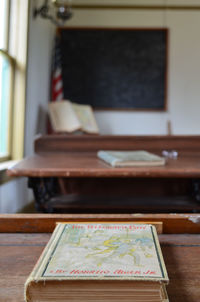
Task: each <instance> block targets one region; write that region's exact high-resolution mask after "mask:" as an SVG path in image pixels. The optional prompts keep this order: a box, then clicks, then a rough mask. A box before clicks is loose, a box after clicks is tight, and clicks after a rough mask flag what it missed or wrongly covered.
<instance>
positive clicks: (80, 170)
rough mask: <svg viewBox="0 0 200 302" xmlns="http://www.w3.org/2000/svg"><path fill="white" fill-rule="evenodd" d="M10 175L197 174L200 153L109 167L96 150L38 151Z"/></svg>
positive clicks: (199, 164)
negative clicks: (158, 164) (163, 161)
mask: <svg viewBox="0 0 200 302" xmlns="http://www.w3.org/2000/svg"><path fill="white" fill-rule="evenodd" d="M8 174H9V175H10V176H27V177H147V178H149V177H161V178H162V177H163V178H165V177H175V178H176V177H180V178H195V177H197V178H199V177H200V152H195V151H188V152H182V153H180V154H179V157H178V158H177V159H168V160H167V163H166V165H165V166H161V167H125V168H124V167H123V168H113V167H111V166H109V165H108V164H106V163H104V162H103V161H102V160H100V159H98V158H97V155H96V152H65V153H63V152H60V153H53V152H52V153H50V152H49V153H40V154H36V155H34V156H32V157H29V158H26V159H24V160H23V161H21V162H20V163H18V164H17V165H15V166H14V167H12V168H10V169H9V170H8Z"/></svg>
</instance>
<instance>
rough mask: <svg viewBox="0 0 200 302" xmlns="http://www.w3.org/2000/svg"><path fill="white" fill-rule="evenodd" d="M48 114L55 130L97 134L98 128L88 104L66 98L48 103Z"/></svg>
mask: <svg viewBox="0 0 200 302" xmlns="http://www.w3.org/2000/svg"><path fill="white" fill-rule="evenodd" d="M49 115H50V121H51V125H52V128H53V130H54V131H55V132H74V131H77V130H81V131H83V132H86V133H91V134H98V133H99V129H98V126H97V123H96V120H95V117H94V114H93V111H92V107H91V106H89V105H79V104H76V103H72V102H70V101H68V100H63V101H57V102H51V103H49Z"/></svg>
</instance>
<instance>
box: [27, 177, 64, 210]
mask: <svg viewBox="0 0 200 302" xmlns="http://www.w3.org/2000/svg"><path fill="white" fill-rule="evenodd" d="M28 187H29V188H31V189H33V194H34V197H35V207H36V209H37V211H39V212H43V213H47V212H48V213H50V208H49V207H48V203H49V201H50V199H51V198H52V197H54V196H56V195H57V190H58V189H57V188H58V187H57V179H56V178H53V177H46V178H44V177H43V178H37V177H30V178H29V179H28Z"/></svg>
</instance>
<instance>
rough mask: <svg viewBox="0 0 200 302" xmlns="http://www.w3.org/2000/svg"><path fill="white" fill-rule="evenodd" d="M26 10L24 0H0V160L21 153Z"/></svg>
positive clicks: (18, 155) (25, 54)
mask: <svg viewBox="0 0 200 302" xmlns="http://www.w3.org/2000/svg"><path fill="white" fill-rule="evenodd" d="M28 11H29V1H28V0H26V1H25V0H17V1H16V0H0V162H1V161H5V160H11V159H14V160H16V159H20V158H22V156H23V149H24V113H25V95H26V65H27V37H28Z"/></svg>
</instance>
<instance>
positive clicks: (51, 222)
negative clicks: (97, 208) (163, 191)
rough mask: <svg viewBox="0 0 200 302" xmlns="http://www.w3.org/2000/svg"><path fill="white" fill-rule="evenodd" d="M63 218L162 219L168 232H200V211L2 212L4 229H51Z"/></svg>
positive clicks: (1, 230)
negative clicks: (153, 212) (166, 212)
mask: <svg viewBox="0 0 200 302" xmlns="http://www.w3.org/2000/svg"><path fill="white" fill-rule="evenodd" d="M63 221H64V222H77V221H79V222H87V221H88V222H94V221H101V222H106V221H113V222H118V221H120V222H140V221H146V222H162V223H163V233H164V234H174V233H177V234H178V233H182V234H183V233H191V234H192V233H193V234H199V233H200V214H0V233H14V232H16V233H49V232H52V231H53V229H54V228H55V225H56V222H63Z"/></svg>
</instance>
